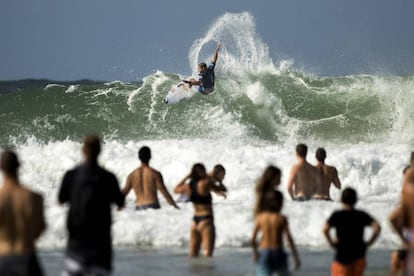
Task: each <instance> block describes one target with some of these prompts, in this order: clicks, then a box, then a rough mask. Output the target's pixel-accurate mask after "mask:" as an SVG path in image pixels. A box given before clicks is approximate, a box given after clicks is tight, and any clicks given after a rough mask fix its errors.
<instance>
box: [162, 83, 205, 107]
mask: <svg viewBox="0 0 414 276" xmlns="http://www.w3.org/2000/svg"><path fill="white" fill-rule="evenodd" d="M197 93H198V85H192V86H191V87H190V85H189V84H188V83H184V82H182V81H180V82H179V83H178V84H177V85H175V86H174V87H172V88H171V89H170V91H168V93H167V95H166V96H165V98H164V103H166V104H176V103H179V102H181V101H183V100H187V99H189V98H191V97H192V96H194V95H195V94H197Z"/></svg>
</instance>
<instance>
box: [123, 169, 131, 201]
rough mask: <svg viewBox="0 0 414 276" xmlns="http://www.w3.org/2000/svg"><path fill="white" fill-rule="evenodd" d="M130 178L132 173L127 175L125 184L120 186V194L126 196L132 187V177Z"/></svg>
mask: <svg viewBox="0 0 414 276" xmlns="http://www.w3.org/2000/svg"><path fill="white" fill-rule="evenodd" d="M131 178H132V174H130V175H128V177H127V180H126V182H125V186H124V187H123V188H122V194H123V195H124V197H126V196H127V195H128V193H129V192H130V191H131V189H132V179H131Z"/></svg>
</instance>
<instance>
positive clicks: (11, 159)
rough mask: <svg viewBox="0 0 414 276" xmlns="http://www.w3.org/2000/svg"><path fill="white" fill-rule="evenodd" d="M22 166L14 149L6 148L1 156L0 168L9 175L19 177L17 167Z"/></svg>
mask: <svg viewBox="0 0 414 276" xmlns="http://www.w3.org/2000/svg"><path fill="white" fill-rule="evenodd" d="M19 167H20V162H19V160H18V158H17V154H16V153H15V152H14V151H12V150H8V149H7V150H4V151H3V152H2V153H1V156H0V170H1V171H2V172H3V173H4V174H6V175H9V176H13V177H17V169H18V168H19Z"/></svg>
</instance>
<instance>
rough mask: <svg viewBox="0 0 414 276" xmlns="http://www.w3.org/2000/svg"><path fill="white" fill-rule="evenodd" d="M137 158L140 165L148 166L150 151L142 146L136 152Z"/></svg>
mask: <svg viewBox="0 0 414 276" xmlns="http://www.w3.org/2000/svg"><path fill="white" fill-rule="evenodd" d="M138 158H139V160H141V162H142V163H144V164H148V162H149V160H150V159H151V149H150V148H149V147H147V146H143V147H141V148H140V149H139V151H138Z"/></svg>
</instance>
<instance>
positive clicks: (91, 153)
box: [82, 135, 101, 161]
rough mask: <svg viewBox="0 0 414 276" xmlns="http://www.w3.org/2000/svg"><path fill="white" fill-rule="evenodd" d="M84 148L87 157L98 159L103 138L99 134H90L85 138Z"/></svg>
mask: <svg viewBox="0 0 414 276" xmlns="http://www.w3.org/2000/svg"><path fill="white" fill-rule="evenodd" d="M82 148H83V153H84V154H85V156H86V158H87V159H89V160H95V161H96V159H97V158H98V155H99V153H100V152H101V140H100V139H99V137H98V136H97V135H88V136H86V137H85V138H84V139H83V147H82Z"/></svg>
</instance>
